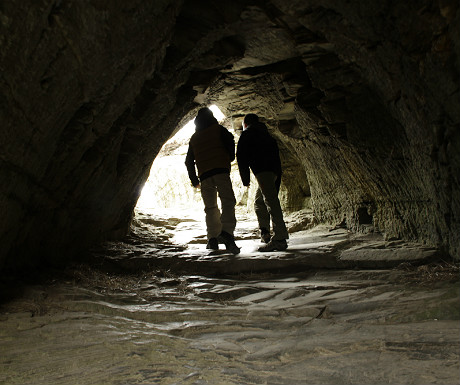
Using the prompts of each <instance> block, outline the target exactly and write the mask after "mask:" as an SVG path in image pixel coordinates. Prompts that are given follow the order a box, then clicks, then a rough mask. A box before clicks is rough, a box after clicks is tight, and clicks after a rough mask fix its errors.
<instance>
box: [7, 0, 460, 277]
mask: <svg viewBox="0 0 460 385" xmlns="http://www.w3.org/2000/svg"><path fill="white" fill-rule="evenodd" d="M459 26H460V13H459V10H458V2H456V1H449V0H443V1H439V2H435V1H428V2H426V1H424V2H422V1H406V2H404V3H403V4H399V3H396V4H395V3H394V2H389V1H383V2H379V3H378V4H377V3H375V2H357V3H356V4H349V3H344V2H342V1H334V0H322V1H320V0H317V1H310V2H304V1H289V2H284V1H281V0H280V1H277V0H274V1H271V2H269V3H267V2H258V1H232V2H223V3H221V2H219V3H218V4H217V3H216V2H212V1H205V0H203V1H184V2H182V1H155V2H140V3H131V2H125V1H121V0H120V1H111V2H93V1H89V0H83V1H78V2H76V1H65V2H64V1H49V0H41V1H32V0H29V1H23V2H14V3H13V2H6V3H5V2H4V3H2V5H0V28H1V31H0V47H1V49H0V68H1V71H2V77H1V85H0V89H1V94H0V98H1V104H0V105H1V108H0V113H1V121H2V127H1V129H0V135H1V143H2V147H1V154H0V155H1V157H0V180H1V189H0V202H1V211H2V219H1V222H0V244H1V245H2V247H1V250H0V261H1V264H0V266H3V267H4V268H5V267H13V266H16V267H19V266H24V265H34V264H39V263H42V261H61V260H62V261H65V260H66V259H67V258H68V257H70V256H72V255H75V254H78V252H80V251H81V250H84V249H85V248H86V247H87V246H88V245H90V244H92V243H94V242H97V241H99V240H101V239H106V238H109V237H112V238H113V237H115V238H116V237H120V236H123V235H124V234H126V232H127V231H129V225H130V220H131V216H132V212H133V208H134V206H135V204H136V201H137V198H138V196H139V193H140V190H141V188H142V186H143V184H144V182H145V180H146V178H147V176H148V173H149V169H150V165H151V163H152V161H153V159H154V158H155V156H156V154H157V153H158V151H159V150H160V148H161V146H162V145H163V143H164V142H165V141H166V140H167V139H168V138H169V137H170V135H171V134H172V133H173V132H174V131H175V130H176V129H177V127H178V126H179V123H182V122H185V121H187V120H188V119H190V118H191V117H193V115H194V114H195V113H196V111H197V109H198V108H199V107H200V106H201V105H203V104H204V105H207V104H212V103H214V104H217V105H218V106H219V107H220V108H221V110H222V111H224V113H225V114H226V116H228V117H229V119H228V121H227V124H228V125H229V126H231V125H233V126H234V127H235V128H239V127H240V125H241V119H242V117H243V116H244V114H246V113H249V112H255V113H257V114H259V116H260V117H261V118H262V119H263V120H264V121H265V122H266V123H267V125H268V126H269V128H270V130H272V132H273V134H274V135H275V136H276V137H277V138H278V140H279V142H280V146H281V148H282V150H283V154H282V157H283V162H284V164H285V165H286V172H287V175H292V176H294V177H292V178H285V191H286V192H287V193H286V194H287V195H286V194H285V195H286V196H285V199H286V200H287V201H289V200H291V204H292V206H293V207H296V209H297V207H298V208H301V206H302V205H304V204H307V203H306V202H307V201H308V202H309V199H307V198H308V197H309V195H310V194H311V204H312V207H313V209H314V212H315V215H316V217H317V219H318V220H319V221H323V222H330V223H336V224H338V223H341V222H343V223H345V224H346V225H347V226H348V227H349V228H350V229H352V230H354V231H361V230H362V229H363V226H364V227H368V226H373V227H374V228H375V229H376V230H378V231H381V232H383V233H385V234H386V236H387V237H399V238H405V239H414V240H422V241H425V242H426V243H428V244H430V245H435V246H438V247H440V248H442V249H443V250H446V251H448V252H449V253H450V254H451V255H453V256H455V257H457V258H458V257H459V253H460V251H459V248H458V245H459V244H460V235H459V234H460V231H459V227H460V226H459V221H460V218H459V216H460V198H459V172H458V171H459V163H460V160H459V156H460V155H459V153H458V148H459V145H460V139H459V137H460V134H459V132H460V129H459V125H460V108H459V107H460V96H459V81H458V80H459V68H460V63H459V51H460V48H459V36H460V31H459V29H460V27H459ZM299 178H304V180H302V181H300V180H299ZM290 191H291V192H292V194H291V196H289V195H290V194H289V192H290Z"/></svg>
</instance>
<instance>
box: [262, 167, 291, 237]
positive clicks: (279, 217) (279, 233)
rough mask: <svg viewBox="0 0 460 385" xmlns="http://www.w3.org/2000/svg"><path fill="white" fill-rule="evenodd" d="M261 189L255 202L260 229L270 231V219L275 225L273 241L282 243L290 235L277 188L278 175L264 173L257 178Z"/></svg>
mask: <svg viewBox="0 0 460 385" xmlns="http://www.w3.org/2000/svg"><path fill="white" fill-rule="evenodd" d="M255 177H256V179H257V183H258V184H259V187H258V189H257V191H256V197H255V201H254V211H255V212H256V216H257V221H258V222H259V227H260V228H262V227H265V228H266V229H267V230H270V218H271V221H272V224H273V237H272V239H273V240H276V241H280V240H282V239H288V238H289V233H288V231H287V229H286V224H285V223H284V218H283V211H282V210H281V205H280V201H279V199H278V189H277V188H276V184H275V181H276V174H275V173H274V172H269V171H264V172H260V173H258V174H257V175H256V176H255Z"/></svg>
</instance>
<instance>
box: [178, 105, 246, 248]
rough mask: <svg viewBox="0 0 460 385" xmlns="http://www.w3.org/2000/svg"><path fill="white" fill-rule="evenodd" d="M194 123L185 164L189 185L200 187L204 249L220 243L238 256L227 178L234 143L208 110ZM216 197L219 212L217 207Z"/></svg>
mask: <svg viewBox="0 0 460 385" xmlns="http://www.w3.org/2000/svg"><path fill="white" fill-rule="evenodd" d="M194 122H195V126H196V129H195V133H194V134H193V135H192V137H191V138H190V143H189V147H188V151H187V156H186V158H185V165H186V167H187V171H188V175H189V177H190V181H191V182H192V185H193V186H194V187H196V188H198V187H200V184H201V197H202V199H203V203H204V211H205V216H206V229H207V238H208V244H207V246H206V248H208V249H212V250H218V249H219V242H220V243H223V244H225V247H226V249H227V250H228V251H230V252H231V253H233V254H238V253H239V252H240V249H239V248H238V247H237V246H236V244H235V241H234V237H233V233H234V231H235V227H236V217H235V205H236V199H235V194H234V192H233V186H232V182H231V179H230V169H231V162H232V161H233V160H234V159H235V141H234V138H233V135H232V134H231V133H230V132H229V131H228V130H227V129H226V128H225V127H223V126H221V125H220V124H219V123H218V122H217V119H216V118H215V117H214V115H213V113H212V111H211V110H210V109H209V108H202V109H200V110H199V111H198V114H197V116H196V118H195V121H194ZM195 165H196V168H197V169H198V176H197V174H196V170H195ZM217 196H219V198H220V202H221V209H222V213H221V212H220V210H219V207H218V206H217Z"/></svg>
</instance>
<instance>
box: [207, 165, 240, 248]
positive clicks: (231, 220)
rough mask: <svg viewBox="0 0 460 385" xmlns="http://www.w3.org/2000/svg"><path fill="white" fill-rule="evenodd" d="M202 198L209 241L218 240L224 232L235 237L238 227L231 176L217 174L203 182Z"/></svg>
mask: <svg viewBox="0 0 460 385" xmlns="http://www.w3.org/2000/svg"><path fill="white" fill-rule="evenodd" d="M217 195H219V198H220V204H221V210H222V214H221V211H220V210H219V207H218V205H217ZM201 197H202V198H203V203H204V212H205V215H206V231H207V237H208V239H210V238H217V236H218V235H219V234H220V233H221V232H222V231H226V232H227V233H229V234H231V235H233V232H234V231H235V227H236V216H235V205H236V199H235V194H234V192H233V186H232V181H231V179H230V175H229V174H226V173H223V174H217V175H214V176H211V177H209V178H206V179H205V180H204V181H202V182H201Z"/></svg>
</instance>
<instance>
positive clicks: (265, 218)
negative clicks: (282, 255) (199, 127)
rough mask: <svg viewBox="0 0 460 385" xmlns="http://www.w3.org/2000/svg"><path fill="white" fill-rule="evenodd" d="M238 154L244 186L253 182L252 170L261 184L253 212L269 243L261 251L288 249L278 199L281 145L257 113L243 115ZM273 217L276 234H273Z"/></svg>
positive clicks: (259, 184) (261, 231)
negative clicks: (279, 145)
mask: <svg viewBox="0 0 460 385" xmlns="http://www.w3.org/2000/svg"><path fill="white" fill-rule="evenodd" d="M236 157H237V161H238V168H239V171H240V176H241V181H242V182H243V185H244V186H249V184H250V170H252V172H253V174H254V176H255V178H256V179H257V183H258V189H257V192H256V197H255V201H254V211H255V213H256V216H257V220H258V222H259V228H260V236H261V240H262V241H263V242H264V243H266V245H265V246H262V247H260V248H259V251H274V250H286V249H287V241H286V240H287V239H288V238H289V234H288V231H287V229H286V224H285V222H284V218H283V212H282V210H281V205H280V201H279V199H278V193H279V189H280V184H281V174H282V171H281V160H280V156H279V149H278V144H277V143H276V140H275V139H274V138H273V137H272V136H271V135H270V134H269V132H268V129H267V126H266V125H265V124H263V123H261V122H259V117H258V116H257V115H256V114H248V115H246V116H245V117H244V120H243V132H242V134H241V136H240V139H239V140H238V146H237V151H236ZM270 219H271V222H272V225H273V236H271V234H270Z"/></svg>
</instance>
